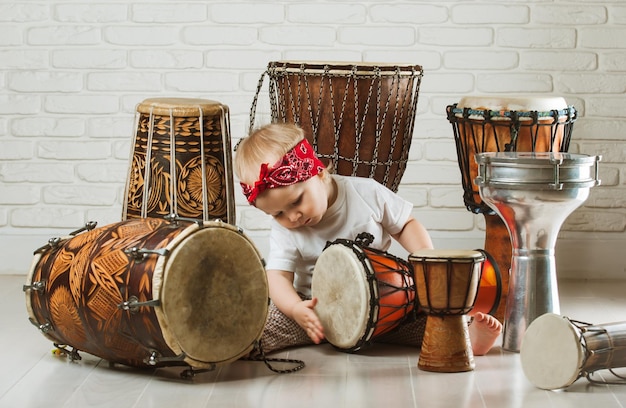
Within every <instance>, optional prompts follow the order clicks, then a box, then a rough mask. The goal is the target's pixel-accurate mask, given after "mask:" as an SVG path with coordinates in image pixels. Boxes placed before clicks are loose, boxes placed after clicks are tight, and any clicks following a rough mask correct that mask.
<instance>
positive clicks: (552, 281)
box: [475, 152, 600, 351]
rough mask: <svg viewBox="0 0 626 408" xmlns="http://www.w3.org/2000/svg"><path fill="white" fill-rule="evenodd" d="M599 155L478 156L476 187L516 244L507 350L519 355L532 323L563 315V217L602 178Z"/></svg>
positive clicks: (508, 303)
mask: <svg viewBox="0 0 626 408" xmlns="http://www.w3.org/2000/svg"><path fill="white" fill-rule="evenodd" d="M599 161H600V157H599V156H587V155H581V154H570V153H547V152H540V153H532V152H518V153H513V152H511V153H479V154H477V155H476V162H477V163H478V166H479V169H478V174H479V175H478V177H476V180H475V182H476V185H478V187H479V190H480V196H481V197H482V199H483V201H484V202H485V203H487V204H488V205H489V206H490V207H491V208H493V209H494V211H495V212H496V213H497V214H498V215H499V216H500V217H501V218H502V220H503V221H504V223H505V224H506V226H507V229H508V231H509V235H510V242H511V246H512V248H513V249H512V258H511V275H510V281H509V296H507V301H506V309H505V315H504V341H503V348H504V349H506V350H509V351H519V347H520V345H521V341H522V337H523V335H524V333H525V332H526V329H527V327H528V325H529V324H530V323H532V321H533V320H534V319H535V318H537V317H538V316H540V315H542V314H544V313H550V312H552V313H558V312H559V295H558V289H557V282H556V263H555V258H554V247H555V244H556V239H557V235H558V233H559V230H560V228H561V225H562V224H563V222H564V221H565V219H566V218H567V217H568V216H569V215H570V214H571V213H572V212H573V211H574V210H575V209H576V208H578V207H579V206H580V205H581V204H582V203H583V202H584V201H585V200H586V199H587V197H588V196H589V188H591V187H593V186H596V185H598V184H600V180H598V162H599Z"/></svg>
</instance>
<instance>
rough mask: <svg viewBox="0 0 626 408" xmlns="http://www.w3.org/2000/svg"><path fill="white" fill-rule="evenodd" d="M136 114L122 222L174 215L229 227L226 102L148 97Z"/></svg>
mask: <svg viewBox="0 0 626 408" xmlns="http://www.w3.org/2000/svg"><path fill="white" fill-rule="evenodd" d="M137 117H138V118H137V129H136V133H135V138H134V140H133V145H132V147H133V151H132V157H131V160H130V171H129V174H128V180H127V182H126V193H125V202H124V207H123V213H122V220H126V219H129V218H141V217H143V218H145V217H163V216H166V215H170V214H174V215H178V216H180V217H185V218H193V219H200V220H203V221H209V220H216V219H219V220H222V221H225V222H228V223H230V224H233V225H234V224H235V202H234V190H233V175H232V174H233V173H232V172H233V170H232V163H231V161H232V159H231V140H230V117H229V110H228V106H226V105H223V104H221V103H219V102H215V101H211V100H207V99H188V98H153V99H146V100H145V101H143V102H142V103H140V104H139V105H138V106H137Z"/></svg>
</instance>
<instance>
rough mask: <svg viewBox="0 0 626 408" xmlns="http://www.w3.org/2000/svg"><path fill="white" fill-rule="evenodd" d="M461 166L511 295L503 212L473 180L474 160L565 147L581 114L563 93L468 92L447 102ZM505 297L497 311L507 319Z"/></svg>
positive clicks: (467, 195)
mask: <svg viewBox="0 0 626 408" xmlns="http://www.w3.org/2000/svg"><path fill="white" fill-rule="evenodd" d="M446 110H447V116H448V120H449V121H450V123H451V124H452V128H453V131H454V139H455V142H456V148H457V158H458V163H459V168H460V170H461V181H462V185H463V190H464V193H463V200H464V202H465V205H466V206H467V209H468V210H470V211H472V212H474V213H476V214H478V213H482V214H483V215H484V217H485V223H486V231H485V250H487V251H488V252H489V253H490V254H492V255H493V256H494V258H495V260H496V262H497V264H498V265H499V267H500V270H501V271H502V277H503V288H502V289H503V293H502V297H503V298H506V296H507V293H508V285H509V269H510V266H511V263H510V261H511V250H512V248H511V245H510V241H509V239H508V232H507V230H506V227H505V225H504V224H503V222H502V220H501V219H500V217H498V216H496V215H495V214H494V212H493V210H492V209H491V208H490V207H489V206H488V205H487V204H485V203H483V202H482V200H481V198H480V194H479V192H478V187H477V186H476V185H475V184H474V183H473V181H474V179H475V178H476V176H477V175H478V166H477V165H476V162H475V161H474V156H475V155H476V154H477V153H483V152H504V151H520V152H524V151H527V152H553V151H554V152H566V151H567V150H568V148H569V143H570V139H571V135H572V129H573V125H574V121H575V120H576V117H577V114H576V109H575V108H574V107H571V106H570V107H568V105H567V103H566V102H565V100H564V99H563V98H560V97H541V96H533V97H497V96H469V97H464V98H462V99H461V100H460V101H459V103H457V104H454V105H450V106H448V107H447V109H446ZM504 304H505V303H504V302H502V306H501V308H500V309H499V310H498V311H497V312H496V314H495V316H496V317H497V318H498V320H500V321H503V317H504Z"/></svg>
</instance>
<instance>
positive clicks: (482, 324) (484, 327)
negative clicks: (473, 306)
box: [469, 312, 502, 356]
mask: <svg viewBox="0 0 626 408" xmlns="http://www.w3.org/2000/svg"><path fill="white" fill-rule="evenodd" d="M501 332H502V323H500V322H499V321H498V319H496V318H495V317H493V316H491V315H488V314H485V313H482V312H478V313H476V314H475V315H474V320H473V321H472V323H471V324H470V326H469V336H470V341H471V343H472V351H473V352H474V355H475V356H482V355H485V354H487V352H489V350H491V348H492V347H493V345H494V343H495V342H496V339H497V338H498V336H499V335H500V333H501Z"/></svg>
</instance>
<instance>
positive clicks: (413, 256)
mask: <svg viewBox="0 0 626 408" xmlns="http://www.w3.org/2000/svg"><path fill="white" fill-rule="evenodd" d="M408 259H409V261H423V260H428V261H432V262H448V261H455V262H459V263H461V262H467V263H471V262H481V261H484V260H485V254H483V253H482V252H480V251H476V250H470V249H460V250H457V249H422V250H419V251H415V252H412V253H410V254H409V257H408Z"/></svg>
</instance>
